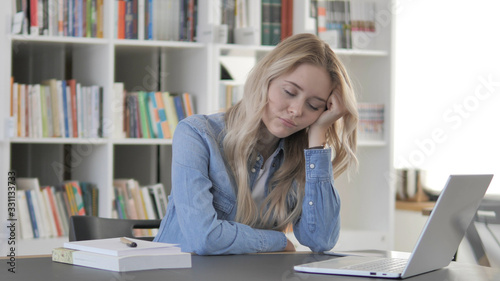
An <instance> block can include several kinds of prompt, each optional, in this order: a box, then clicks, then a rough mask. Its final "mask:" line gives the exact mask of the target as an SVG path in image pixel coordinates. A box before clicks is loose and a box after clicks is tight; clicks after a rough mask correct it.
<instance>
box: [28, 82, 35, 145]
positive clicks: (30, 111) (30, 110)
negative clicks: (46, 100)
mask: <svg viewBox="0 0 500 281" xmlns="http://www.w3.org/2000/svg"><path fill="white" fill-rule="evenodd" d="M26 95H27V97H28V99H27V105H26V106H27V107H28V116H27V117H26V126H28V127H27V128H28V129H27V130H26V136H27V137H29V138H32V137H33V123H34V122H33V85H28V90H27V93H26Z"/></svg>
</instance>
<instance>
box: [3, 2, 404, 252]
mask: <svg viewBox="0 0 500 281" xmlns="http://www.w3.org/2000/svg"><path fill="white" fill-rule="evenodd" d="M11 2H12V1H2V4H0V6H1V9H0V11H1V12H0V13H1V15H0V18H3V19H4V20H3V21H0V32H1V35H0V56H1V57H0V61H2V64H1V66H0V89H1V90H0V97H1V100H2V102H1V103H0V121H1V122H0V182H1V186H2V188H0V200H1V202H2V203H1V204H0V206H5V205H6V204H4V202H7V199H8V198H7V197H8V193H7V190H6V186H7V184H6V183H7V173H8V171H9V170H11V169H12V168H15V169H16V170H17V174H16V176H17V177H39V178H40V182H41V184H43V185H55V184H58V183H59V179H60V177H61V172H60V171H57V169H55V168H54V167H60V166H64V165H66V170H67V171H69V172H70V173H71V178H72V179H76V180H82V181H89V182H93V183H96V184H97V186H98V188H99V193H100V194H99V195H100V198H99V212H100V216H102V217H110V216H111V214H112V199H113V190H112V181H113V179H114V178H115V177H116V178H119V177H130V178H136V179H138V180H139V182H140V184H142V185H145V184H150V183H154V182H155V181H158V180H159V181H161V182H163V183H164V184H165V186H166V188H167V192H168V191H169V190H170V156H171V140H163V139H113V138H100V139H79V138H49V139H47V138H41V139H32V138H11V137H7V134H6V131H7V128H6V124H7V121H6V120H7V119H8V116H9V111H10V77H11V76H13V75H16V80H19V79H23V80H25V81H26V82H27V83H40V82H41V81H42V80H44V79H49V78H56V79H69V78H70V77H66V73H65V69H67V65H71V68H70V71H71V73H72V75H71V78H75V79H76V80H77V81H78V82H81V83H82V84H86V85H99V86H102V87H103V88H104V118H107V119H108V120H112V110H113V106H112V105H113V101H112V95H111V92H112V88H113V83H114V82H124V83H125V88H126V89H127V90H161V91H170V92H180V91H186V92H189V93H191V94H192V95H193V99H194V102H195V107H196V111H197V113H203V114H209V113H213V112H215V111H217V110H218V103H217V102H218V86H219V77H220V61H221V60H222V59H227V58H228V57H231V56H234V57H238V56H245V57H251V58H254V59H255V60H258V59H259V58H261V57H262V56H263V55H265V54H266V53H267V52H269V51H270V50H271V49H272V48H273V47H270V46H239V45H231V44H217V43H200V42H171V41H143V40H117V39H114V38H113V36H112V35H113V34H114V31H113V25H112V23H113V22H114V21H113V20H112V19H113V17H114V12H113V5H112V3H113V1H104V3H105V15H106V16H105V18H106V20H105V23H104V38H103V39H97V38H73V37H44V36H38V37H37V36H26V35H11V34H10V22H11V16H12V15H11V10H12V9H11V4H12V3H11ZM198 2H199V3H201V2H202V1H198ZM307 2H308V1H301V0H295V1H294V33H299V32H314V21H312V20H311V19H310V18H309V11H310V10H309V5H308V4H307ZM376 2H377V4H378V7H379V8H378V9H379V10H381V9H382V11H383V12H384V13H385V15H386V14H388V15H392V11H391V10H390V7H391V5H390V2H391V1H390V0H376ZM249 3H250V5H251V6H252V10H253V11H257V12H255V13H252V17H253V18H256V17H260V9H259V7H260V1H259V0H249ZM214 7H216V6H214ZM383 9H386V10H383ZM211 11H214V8H213V7H212V9H210V8H207V9H201V8H200V9H198V19H199V24H200V25H201V26H203V25H206V26H208V25H210V24H211V23H214V15H211V14H210V12H211ZM253 21H255V19H253ZM257 21H258V20H257ZM377 28H378V29H377V37H376V38H375V41H376V45H375V46H376V47H375V48H373V49H370V50H352V49H344V50H342V49H339V50H335V51H336V52H337V54H339V55H340V57H341V59H342V61H343V62H344V63H345V65H346V66H347V69H348V71H349V72H350V75H351V78H352V79H353V81H354V83H355V88H356V90H357V92H358V97H359V101H362V102H374V103H383V104H385V128H384V129H385V140H383V141H376V142H374V141H366V142H363V141H360V142H359V147H358V157H359V162H360V166H359V170H358V171H354V172H352V173H351V175H350V180H348V179H347V177H346V176H342V177H341V178H340V179H338V180H337V181H336V187H337V188H338V189H339V192H340V194H341V199H342V209H341V214H342V232H341V238H340V241H339V244H338V247H339V249H358V248H371V249H374V248H376V249H392V247H393V245H392V243H393V226H392V225H393V213H394V199H393V197H394V196H393V187H392V183H391V180H390V179H391V175H392V133H391V130H392V105H393V91H392V75H393V74H392V53H391V49H392V43H391V42H392V39H391V38H392V36H391V33H392V31H391V30H392V25H391V23H390V18H389V22H387V21H384V22H383V24H382V25H381V26H377ZM256 30H260V27H258V28H256ZM17 76H21V77H17ZM68 154H69V155H71V157H70V158H69V159H67V157H68V156H67V155H68ZM58 165H59V166H58ZM0 215H1V217H0V219H1V222H2V223H1V225H2V231H1V232H0V242H1V245H0V250H1V251H2V253H6V252H7V250H8V246H9V245H8V244H7V242H6V241H7V239H8V237H9V235H10V233H8V232H7V231H6V227H5V225H6V224H8V221H7V217H8V214H7V209H6V207H2V209H1V210H0ZM19 235H20V234H19V233H18V234H17V237H16V238H17V245H19V246H18V247H17V255H25V254H47V253H50V251H51V249H52V248H54V247H57V246H60V245H62V242H63V241H65V240H66V239H67V238H64V237H62V238H60V237H59V238H49V239H30V240H29V241H28V240H24V241H23V240H22V239H20V238H19V237H20V236H19Z"/></svg>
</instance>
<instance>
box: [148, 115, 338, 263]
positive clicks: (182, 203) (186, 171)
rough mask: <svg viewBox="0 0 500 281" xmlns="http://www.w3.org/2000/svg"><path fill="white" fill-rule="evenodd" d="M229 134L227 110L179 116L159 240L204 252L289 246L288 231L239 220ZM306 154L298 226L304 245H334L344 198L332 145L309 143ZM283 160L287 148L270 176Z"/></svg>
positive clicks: (275, 161) (259, 162)
mask: <svg viewBox="0 0 500 281" xmlns="http://www.w3.org/2000/svg"><path fill="white" fill-rule="evenodd" d="M224 137H225V122H224V114H223V113H218V114H214V115H194V116H191V117H188V118H186V119H184V120H182V121H181V122H179V124H178V125H177V127H176V130H175V134H174V139H173V147H172V151H173V155H172V192H171V194H170V196H169V203H168V206H167V213H166V215H165V217H164V218H163V220H162V223H161V226H160V229H159V232H158V235H157V236H156V237H155V240H154V241H158V242H166V243H178V244H180V246H181V248H182V250H183V251H184V252H195V253H197V254H201V255H217V254H242V253H255V252H272V251H282V250H284V248H285V246H286V243H287V239H286V236H285V234H284V233H283V232H280V231H275V230H266V229H256V228H252V227H250V226H248V225H245V224H242V223H238V222H235V217H236V209H237V207H236V204H237V203H236V194H235V190H236V188H235V181H234V177H233V174H232V172H231V170H230V168H229V166H228V164H227V163H226V162H225V161H224V151H223V147H222V141H223V139H224ZM283 143H284V142H283V141H281V142H280V149H281V150H282V149H283ZM304 155H305V160H306V167H304V168H305V169H306V185H305V195H304V200H303V202H302V214H301V216H300V218H299V219H298V220H297V221H296V222H295V223H294V225H293V231H294V234H295V237H296V238H297V240H298V241H299V242H300V243H301V244H302V245H305V246H308V247H309V248H310V249H311V250H312V251H315V252H320V251H324V250H329V249H331V248H333V246H334V245H335V243H336V242H337V240H338V235H339V229H340V217H339V211H340V200H339V196H338V193H337V191H336V190H335V188H334V187H333V170H332V164H331V160H330V159H331V149H307V150H304ZM283 160H284V159H283V151H281V152H280V153H278V154H277V156H276V157H275V158H274V159H269V160H268V161H273V165H271V170H270V171H269V177H271V176H272V175H273V173H274V172H275V171H276V170H277V169H278V168H279V167H280V165H281V163H282V162H283ZM262 162H263V158H262V157H258V160H257V161H256V163H255V165H254V166H253V167H249V169H250V171H249V174H250V175H251V176H250V183H251V185H250V186H251V188H252V189H253V186H254V184H255V180H256V178H257V176H258V171H259V169H260V167H261V165H262ZM267 193H268V190H267V187H266V195H267Z"/></svg>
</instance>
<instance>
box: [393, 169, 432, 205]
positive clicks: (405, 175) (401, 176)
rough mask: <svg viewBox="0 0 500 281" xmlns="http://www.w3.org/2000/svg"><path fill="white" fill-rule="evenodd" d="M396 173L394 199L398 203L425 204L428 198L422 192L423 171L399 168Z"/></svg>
mask: <svg viewBox="0 0 500 281" xmlns="http://www.w3.org/2000/svg"><path fill="white" fill-rule="evenodd" d="M395 173H396V181H395V182H396V199H397V200H399V201H412V202H425V201H429V196H428V195H427V194H426V193H425V192H424V189H425V186H424V185H425V171H423V170H420V169H414V168H400V169H396V170H395Z"/></svg>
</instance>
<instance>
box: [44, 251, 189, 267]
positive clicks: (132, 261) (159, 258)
mask: <svg viewBox="0 0 500 281" xmlns="http://www.w3.org/2000/svg"><path fill="white" fill-rule="evenodd" d="M52 261H55V262H61V263H66V264H72V265H79V266H85V267H92V268H97V269H104V270H110V271H116V272H126V271H136V270H149V269H167V268H190V267H191V254H190V253H182V252H180V253H166V254H146V255H134V256H122V257H116V256H110V255H103V254H96V253H92V252H87V251H78V250H72V249H67V248H55V249H54V250H53V251H52Z"/></svg>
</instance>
